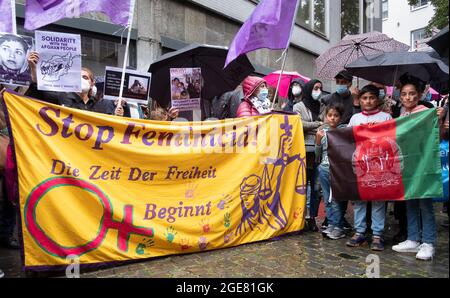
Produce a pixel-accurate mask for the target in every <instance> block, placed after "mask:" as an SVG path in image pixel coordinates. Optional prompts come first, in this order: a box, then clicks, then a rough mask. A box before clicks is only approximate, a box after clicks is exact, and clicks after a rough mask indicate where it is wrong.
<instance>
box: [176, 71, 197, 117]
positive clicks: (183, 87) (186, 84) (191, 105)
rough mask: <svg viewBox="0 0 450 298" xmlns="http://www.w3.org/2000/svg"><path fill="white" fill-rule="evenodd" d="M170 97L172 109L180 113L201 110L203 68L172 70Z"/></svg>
mask: <svg viewBox="0 0 450 298" xmlns="http://www.w3.org/2000/svg"><path fill="white" fill-rule="evenodd" d="M170 96H171V98H172V107H174V108H177V109H178V110H180V111H190V110H198V109H200V99H201V96H202V71H201V68H171V69H170Z"/></svg>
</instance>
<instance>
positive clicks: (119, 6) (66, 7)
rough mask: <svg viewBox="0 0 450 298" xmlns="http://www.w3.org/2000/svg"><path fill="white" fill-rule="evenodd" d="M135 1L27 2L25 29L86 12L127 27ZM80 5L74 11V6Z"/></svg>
mask: <svg viewBox="0 0 450 298" xmlns="http://www.w3.org/2000/svg"><path fill="white" fill-rule="evenodd" d="M134 2H135V0H120V1H117V0H96V1H89V0H77V1H72V2H71V1H63V0H27V3H26V6H25V29H27V30H36V29H38V28H40V27H42V26H45V25H48V24H51V23H54V22H57V21H59V20H61V19H63V18H71V17H79V15H80V14H83V13H86V12H102V13H104V14H106V15H107V16H108V17H109V18H110V20H111V22H113V23H115V24H119V25H122V26H127V25H128V23H129V21H131V20H129V18H130V15H131V11H130V8H131V7H134ZM71 3H79V4H80V5H79V7H78V8H77V9H74V7H73V4H71Z"/></svg>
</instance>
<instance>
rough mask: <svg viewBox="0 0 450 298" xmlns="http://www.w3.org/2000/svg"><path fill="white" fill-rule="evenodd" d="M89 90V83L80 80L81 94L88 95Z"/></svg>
mask: <svg viewBox="0 0 450 298" xmlns="http://www.w3.org/2000/svg"><path fill="white" fill-rule="evenodd" d="M89 90H91V81H89V80H85V79H81V91H82V92H83V93H88V92H89Z"/></svg>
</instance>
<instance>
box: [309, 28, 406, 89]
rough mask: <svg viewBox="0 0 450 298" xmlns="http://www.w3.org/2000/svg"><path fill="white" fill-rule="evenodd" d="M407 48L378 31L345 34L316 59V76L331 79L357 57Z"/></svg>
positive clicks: (403, 50)
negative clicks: (336, 43) (337, 42)
mask: <svg viewBox="0 0 450 298" xmlns="http://www.w3.org/2000/svg"><path fill="white" fill-rule="evenodd" d="M408 49H409V46H407V45H406V44H404V43H401V42H399V41H397V40H395V39H393V38H390V37H389V36H387V35H385V34H382V33H380V32H376V31H374V32H369V33H364V34H358V35H346V36H345V37H344V38H343V39H342V40H341V41H340V42H339V44H338V45H336V46H335V47H332V48H331V49H329V50H327V51H325V52H324V53H323V54H322V55H320V56H319V57H318V58H317V59H316V76H317V77H319V78H322V79H329V80H332V79H334V77H335V76H336V75H337V74H338V73H339V72H340V71H341V70H343V69H344V68H345V66H346V65H348V64H349V63H351V62H353V61H355V60H356V59H358V58H359V57H363V56H370V55H374V54H380V53H386V52H400V51H402V52H405V51H407V50H408Z"/></svg>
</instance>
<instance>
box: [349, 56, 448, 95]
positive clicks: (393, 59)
mask: <svg viewBox="0 0 450 298" xmlns="http://www.w3.org/2000/svg"><path fill="white" fill-rule="evenodd" d="M346 69H347V70H348V71H350V72H351V73H352V74H353V75H355V76H358V77H360V78H363V79H366V80H368V81H373V82H377V83H381V84H385V85H393V84H394V83H395V82H396V81H397V80H398V78H399V77H400V76H402V75H403V74H406V73H408V74H410V75H411V76H414V77H417V78H419V79H421V80H422V81H424V82H428V83H430V84H432V85H433V86H441V87H438V89H439V88H442V86H444V85H445V84H448V65H446V64H445V63H444V62H442V61H441V60H440V59H436V58H433V57H431V56H430V55H429V54H428V53H426V52H403V53H398V52H392V53H384V54H378V55H372V56H368V57H361V58H359V59H358V60H356V61H354V62H352V63H350V64H349V65H347V66H346ZM438 91H439V90H438Z"/></svg>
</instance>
